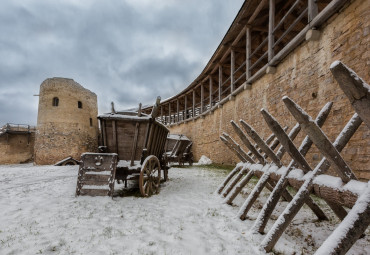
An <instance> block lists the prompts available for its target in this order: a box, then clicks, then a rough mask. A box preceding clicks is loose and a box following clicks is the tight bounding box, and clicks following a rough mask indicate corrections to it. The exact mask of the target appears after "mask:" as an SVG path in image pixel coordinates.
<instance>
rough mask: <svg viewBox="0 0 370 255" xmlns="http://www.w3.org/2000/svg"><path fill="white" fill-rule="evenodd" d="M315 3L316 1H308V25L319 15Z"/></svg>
mask: <svg viewBox="0 0 370 255" xmlns="http://www.w3.org/2000/svg"><path fill="white" fill-rule="evenodd" d="M316 1H317V0H308V23H310V22H311V21H312V20H313V18H315V17H316V15H317V14H318V13H319V11H318V8H317V3H316Z"/></svg>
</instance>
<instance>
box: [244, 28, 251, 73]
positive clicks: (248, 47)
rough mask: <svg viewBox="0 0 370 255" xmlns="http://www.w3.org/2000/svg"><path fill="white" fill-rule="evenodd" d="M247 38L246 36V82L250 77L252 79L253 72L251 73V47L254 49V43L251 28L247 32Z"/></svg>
mask: <svg viewBox="0 0 370 255" xmlns="http://www.w3.org/2000/svg"><path fill="white" fill-rule="evenodd" d="M245 36H246V44H245V49H246V53H245V59H246V61H245V69H246V70H245V71H246V80H248V79H249V78H250V77H251V71H250V67H251V47H252V43H251V29H250V28H249V27H247V29H246V30H245Z"/></svg>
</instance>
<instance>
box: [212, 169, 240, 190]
mask: <svg viewBox="0 0 370 255" xmlns="http://www.w3.org/2000/svg"><path fill="white" fill-rule="evenodd" d="M242 168H243V166H241V165H239V164H238V165H236V167H235V168H234V169H233V170H232V171H231V172H230V173H229V174H228V175H227V176H226V178H225V180H224V181H223V182H222V183H221V184H220V186H218V188H217V193H218V194H221V192H222V190H223V189H224V188H225V186H226V185H227V184H228V183H229V181H230V180H231V179H232V178H233V177H234V176H235V174H237V173H238V172H239V171H240V170H241V169H242Z"/></svg>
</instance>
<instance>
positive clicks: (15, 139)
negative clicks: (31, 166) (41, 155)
mask: <svg viewBox="0 0 370 255" xmlns="http://www.w3.org/2000/svg"><path fill="white" fill-rule="evenodd" d="M7 136H8V137H7ZM34 144H35V133H31V134H30V137H29V140H28V134H9V135H7V134H4V135H2V136H0V165H2V164H20V163H26V162H31V161H32V160H33V146H34Z"/></svg>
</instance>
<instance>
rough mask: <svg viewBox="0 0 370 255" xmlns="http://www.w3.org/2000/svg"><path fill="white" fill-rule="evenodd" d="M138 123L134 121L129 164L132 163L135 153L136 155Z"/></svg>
mask: <svg viewBox="0 0 370 255" xmlns="http://www.w3.org/2000/svg"><path fill="white" fill-rule="evenodd" d="M139 126H140V124H139V123H136V125H135V134H134V140H133V141H132V151H131V163H130V165H131V166H133V165H134V160H135V155H136V148H137V138H138V135H139Z"/></svg>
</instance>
